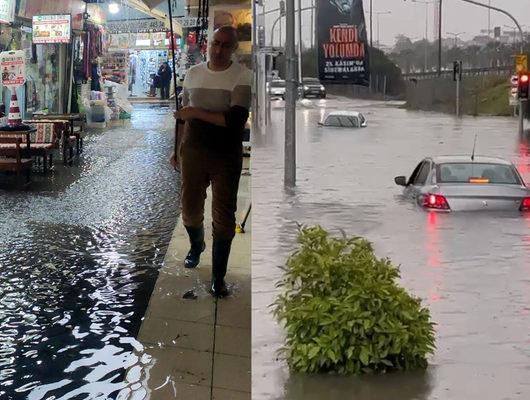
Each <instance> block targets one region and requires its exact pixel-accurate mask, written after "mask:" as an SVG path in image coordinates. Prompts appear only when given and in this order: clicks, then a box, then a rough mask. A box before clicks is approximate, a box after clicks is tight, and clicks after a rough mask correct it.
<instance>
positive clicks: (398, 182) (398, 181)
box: [394, 176, 407, 186]
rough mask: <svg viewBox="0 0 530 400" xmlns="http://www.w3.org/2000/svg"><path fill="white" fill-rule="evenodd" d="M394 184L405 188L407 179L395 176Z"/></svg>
mask: <svg viewBox="0 0 530 400" xmlns="http://www.w3.org/2000/svg"><path fill="white" fill-rule="evenodd" d="M394 182H396V185H399V186H407V178H406V177H405V176H396V177H395V178H394Z"/></svg>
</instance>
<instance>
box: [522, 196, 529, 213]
mask: <svg viewBox="0 0 530 400" xmlns="http://www.w3.org/2000/svg"><path fill="white" fill-rule="evenodd" d="M521 211H530V197H525V198H523V201H521Z"/></svg>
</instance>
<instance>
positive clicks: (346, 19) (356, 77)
mask: <svg viewBox="0 0 530 400" xmlns="http://www.w3.org/2000/svg"><path fill="white" fill-rule="evenodd" d="M366 36H367V35H366V24H365V20H364V9H363V2H362V0H317V43H318V70H319V78H320V80H321V81H322V82H327V83H341V84H343V83H349V84H353V85H361V86H369V85H370V70H369V56H368V41H367V37H366Z"/></svg>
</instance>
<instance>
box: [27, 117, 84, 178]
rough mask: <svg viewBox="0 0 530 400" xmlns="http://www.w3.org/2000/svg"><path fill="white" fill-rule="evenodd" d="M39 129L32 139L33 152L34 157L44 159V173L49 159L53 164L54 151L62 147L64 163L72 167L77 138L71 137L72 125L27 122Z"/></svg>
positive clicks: (35, 121)
mask: <svg viewBox="0 0 530 400" xmlns="http://www.w3.org/2000/svg"><path fill="white" fill-rule="evenodd" d="M24 123H27V124H31V125H33V126H35V127H36V128H37V132H35V134H32V137H31V146H30V147H31V149H32V150H31V152H32V155H34V156H40V157H43V158H44V172H46V168H47V167H46V163H47V161H48V160H47V157H48V156H49V158H50V159H49V163H50V164H49V165H50V167H51V166H52V163H53V150H55V149H58V148H59V147H62V153H63V163H64V164H65V165H66V164H70V165H72V162H73V159H74V146H75V145H76V137H75V136H72V135H70V123H69V121H67V120H25V121H24Z"/></svg>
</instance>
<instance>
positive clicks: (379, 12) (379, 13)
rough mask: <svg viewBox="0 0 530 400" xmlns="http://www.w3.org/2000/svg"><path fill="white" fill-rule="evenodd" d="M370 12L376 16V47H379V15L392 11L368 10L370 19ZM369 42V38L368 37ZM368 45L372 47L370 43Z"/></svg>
mask: <svg viewBox="0 0 530 400" xmlns="http://www.w3.org/2000/svg"><path fill="white" fill-rule="evenodd" d="M372 14H375V15H376V16H377V47H379V43H380V42H379V16H380V15H384V14H392V11H376V12H370V20H371V19H372ZM370 42H371V38H370ZM370 47H373V46H372V44H370Z"/></svg>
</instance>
